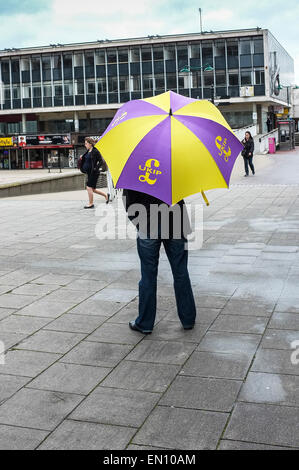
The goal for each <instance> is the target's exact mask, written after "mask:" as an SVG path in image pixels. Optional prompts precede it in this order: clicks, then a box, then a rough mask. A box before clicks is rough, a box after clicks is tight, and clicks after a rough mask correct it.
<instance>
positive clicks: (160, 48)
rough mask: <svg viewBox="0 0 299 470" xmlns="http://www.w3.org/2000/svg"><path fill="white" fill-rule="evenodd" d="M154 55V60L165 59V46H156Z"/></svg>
mask: <svg viewBox="0 0 299 470" xmlns="http://www.w3.org/2000/svg"><path fill="white" fill-rule="evenodd" d="M153 55H154V60H163V59H164V54H163V46H154V48H153Z"/></svg>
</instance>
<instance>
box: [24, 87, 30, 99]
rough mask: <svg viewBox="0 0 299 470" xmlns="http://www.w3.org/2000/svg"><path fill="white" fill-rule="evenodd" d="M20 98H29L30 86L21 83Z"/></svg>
mask: <svg viewBox="0 0 299 470" xmlns="http://www.w3.org/2000/svg"><path fill="white" fill-rule="evenodd" d="M22 98H24V99H26V98H31V87H30V86H28V85H22Z"/></svg>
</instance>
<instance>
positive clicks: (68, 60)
mask: <svg viewBox="0 0 299 470" xmlns="http://www.w3.org/2000/svg"><path fill="white" fill-rule="evenodd" d="M72 66H73V59H72V55H71V54H63V68H64V69H71V68H72Z"/></svg>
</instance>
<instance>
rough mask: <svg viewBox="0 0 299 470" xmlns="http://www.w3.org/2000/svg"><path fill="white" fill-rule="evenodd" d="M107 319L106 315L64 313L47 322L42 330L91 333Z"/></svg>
mask: <svg viewBox="0 0 299 470" xmlns="http://www.w3.org/2000/svg"><path fill="white" fill-rule="evenodd" d="M105 321H107V317H102V316H97V315H71V314H68V313H65V314H64V315H61V317H60V318H57V319H56V320H53V321H51V322H50V323H48V324H47V325H46V326H45V327H44V330H53V331H68V332H70V333H86V334H87V333H91V332H92V331H94V330H95V329H96V328H98V327H99V326H100V325H101V324H102V323H104V322H105Z"/></svg>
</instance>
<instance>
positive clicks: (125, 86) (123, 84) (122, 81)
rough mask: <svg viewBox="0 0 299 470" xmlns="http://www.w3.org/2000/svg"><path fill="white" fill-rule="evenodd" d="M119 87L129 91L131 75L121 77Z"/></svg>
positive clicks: (121, 89)
mask: <svg viewBox="0 0 299 470" xmlns="http://www.w3.org/2000/svg"><path fill="white" fill-rule="evenodd" d="M119 89H120V91H122V92H128V91H129V77H127V76H122V77H119Z"/></svg>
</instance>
